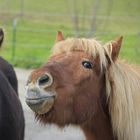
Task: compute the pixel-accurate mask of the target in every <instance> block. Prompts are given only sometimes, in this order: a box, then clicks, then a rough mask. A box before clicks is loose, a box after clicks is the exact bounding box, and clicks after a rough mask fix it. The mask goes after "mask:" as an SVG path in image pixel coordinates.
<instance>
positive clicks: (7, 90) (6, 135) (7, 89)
mask: <svg viewBox="0 0 140 140" xmlns="http://www.w3.org/2000/svg"><path fill="white" fill-rule="evenodd" d="M3 36H4V34H3V31H2V30H0V46H1V43H2V41H3ZM1 39H2V40H1ZM17 89H18V87H17V77H16V74H15V71H14V69H13V67H12V65H10V64H9V63H8V62H7V61H6V60H4V59H3V58H1V57H0V140H23V139H24V115H23V110H22V106H21V103H20V101H19V98H18V92H17Z"/></svg>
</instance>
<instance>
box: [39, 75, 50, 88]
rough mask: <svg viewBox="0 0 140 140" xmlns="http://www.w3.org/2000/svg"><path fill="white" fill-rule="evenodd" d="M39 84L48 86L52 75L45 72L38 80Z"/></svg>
mask: <svg viewBox="0 0 140 140" xmlns="http://www.w3.org/2000/svg"><path fill="white" fill-rule="evenodd" d="M38 84H39V86H46V85H47V86H50V85H51V84H52V77H51V75H48V74H45V75H43V76H42V77H40V78H39V80H38Z"/></svg>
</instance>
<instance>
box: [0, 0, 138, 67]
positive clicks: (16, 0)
mask: <svg viewBox="0 0 140 140" xmlns="http://www.w3.org/2000/svg"><path fill="white" fill-rule="evenodd" d="M110 2H112V3H109V0H108V1H107V0H101V1H100V4H99V6H98V10H97V18H96V23H95V25H96V26H97V29H96V33H95V32H93V33H90V30H91V29H90V25H91V19H90V18H89V17H90V16H92V15H93V4H94V1H93V0H88V1H85V0H76V1H75V0H59V1H58V0H47V1H46V0H40V1H38V0H30V1H29V0H24V6H23V11H24V14H23V16H22V17H20V16H19V14H20V9H21V7H20V0H10V1H8V0H0V18H1V20H0V25H1V27H3V28H4V29H5V43H4V45H3V49H2V51H1V55H2V56H3V57H4V58H5V59H7V60H8V61H10V62H11V63H12V64H14V65H15V66H17V67H24V68H36V67H39V66H40V65H42V64H43V63H45V62H47V59H48V57H49V56H50V53H51V48H52V46H53V44H54V42H55V36H56V32H57V31H58V30H61V31H63V32H64V34H65V36H66V37H67V36H72V37H73V36H76V35H77V34H76V32H75V28H74V24H73V19H72V17H71V16H72V15H73V14H74V6H73V4H75V6H76V7H77V13H78V16H81V18H80V19H79V31H80V33H79V35H80V36H85V37H87V36H90V37H95V36H96V38H97V39H98V40H101V41H103V42H107V41H110V40H113V39H114V38H116V37H117V36H120V35H123V36H124V42H123V47H122V50H121V55H120V57H121V58H122V59H126V60H128V61H129V62H130V63H138V64H140V58H139V57H138V56H139V55H140V49H139V48H140V41H139V40H140V36H138V35H137V34H138V32H140V26H139V25H140V18H139V17H140V1H139V0H133V1H132V0H123V1H122V0H117V1H115V0H113V1H110ZM109 8H110V9H111V13H110V16H109V18H108V20H106V19H107V13H108V12H107V11H108V10H107V9H109ZM84 15H87V16H88V17H87V18H82V16H84ZM15 18H16V19H17V29H16V30H17V32H16V45H15V57H14V58H13V57H12V53H13V20H14V19H15ZM89 33H90V34H89ZM102 33H105V34H102Z"/></svg>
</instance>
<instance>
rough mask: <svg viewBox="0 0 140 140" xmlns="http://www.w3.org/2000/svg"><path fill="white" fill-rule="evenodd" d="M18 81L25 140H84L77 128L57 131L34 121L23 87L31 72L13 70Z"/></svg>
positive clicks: (53, 126)
mask: <svg viewBox="0 0 140 140" xmlns="http://www.w3.org/2000/svg"><path fill="white" fill-rule="evenodd" d="M15 70H16V73H17V77H18V81H19V96H20V99H21V103H22V106H23V110H24V115H25V125H26V128H25V140H85V138H84V135H83V132H82V131H81V130H80V128H78V127H73V126H68V127H65V128H64V129H59V128H58V127H57V126H55V125H47V126H43V125H41V124H39V123H38V122H37V121H36V120H35V119H34V115H33V113H32V111H31V110H30V109H29V108H28V106H27V105H26V103H25V96H24V95H25V85H26V81H27V77H28V75H29V74H30V72H31V71H32V70H24V69H19V68H15Z"/></svg>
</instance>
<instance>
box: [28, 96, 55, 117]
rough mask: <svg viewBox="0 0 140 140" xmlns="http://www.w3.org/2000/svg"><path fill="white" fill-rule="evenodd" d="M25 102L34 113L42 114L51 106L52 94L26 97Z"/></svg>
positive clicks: (52, 101)
mask: <svg viewBox="0 0 140 140" xmlns="http://www.w3.org/2000/svg"><path fill="white" fill-rule="evenodd" d="M26 103H27V105H28V106H29V107H30V108H31V109H32V110H33V111H34V112H35V113H37V114H40V115H43V114H46V113H47V112H49V111H50V109H51V108H52V107H53V104H54V96H51V97H44V98H37V99H28V98H26Z"/></svg>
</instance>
